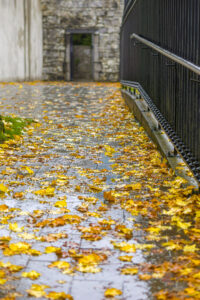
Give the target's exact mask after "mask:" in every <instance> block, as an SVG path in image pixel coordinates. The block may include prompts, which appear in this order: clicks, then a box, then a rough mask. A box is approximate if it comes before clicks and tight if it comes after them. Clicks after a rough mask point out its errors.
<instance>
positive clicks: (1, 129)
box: [0, 116, 33, 142]
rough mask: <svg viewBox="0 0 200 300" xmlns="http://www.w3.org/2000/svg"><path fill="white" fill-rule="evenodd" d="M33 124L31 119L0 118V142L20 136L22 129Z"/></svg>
mask: <svg viewBox="0 0 200 300" xmlns="http://www.w3.org/2000/svg"><path fill="white" fill-rule="evenodd" d="M32 122H33V120H32V119H22V118H18V117H9V116H0V142H4V141H6V140H9V139H13V138H14V137H15V136H16V135H22V133H23V129H24V128H25V127H26V126H28V125H30V124H31V123H32Z"/></svg>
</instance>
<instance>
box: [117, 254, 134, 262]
mask: <svg viewBox="0 0 200 300" xmlns="http://www.w3.org/2000/svg"><path fill="white" fill-rule="evenodd" d="M118 259H119V260H121V261H127V262H130V261H132V259H133V256H128V255H124V256H119V257H118Z"/></svg>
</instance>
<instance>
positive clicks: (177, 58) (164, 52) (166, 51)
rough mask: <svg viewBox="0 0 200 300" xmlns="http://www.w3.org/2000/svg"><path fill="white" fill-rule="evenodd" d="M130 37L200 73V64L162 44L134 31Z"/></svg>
mask: <svg viewBox="0 0 200 300" xmlns="http://www.w3.org/2000/svg"><path fill="white" fill-rule="evenodd" d="M136 1H137V0H136ZM130 38H131V39H136V40H138V41H139V42H141V43H143V44H145V45H147V46H148V47H150V48H152V49H154V50H155V51H157V52H159V53H160V54H162V55H164V56H166V57H168V58H169V59H171V60H173V61H175V62H176V63H178V64H180V65H182V66H184V67H186V68H187V69H189V70H191V71H192V72H194V73H196V74H197V75H200V66H198V65H195V64H193V63H192V62H189V61H188V60H186V59H184V58H182V57H180V56H178V55H176V54H174V53H172V52H170V51H168V50H165V49H163V48H161V47H160V46H158V45H156V44H154V43H152V42H150V41H149V40H147V39H145V38H142V37H141V36H139V35H138V34H136V33H132V34H131V36H130Z"/></svg>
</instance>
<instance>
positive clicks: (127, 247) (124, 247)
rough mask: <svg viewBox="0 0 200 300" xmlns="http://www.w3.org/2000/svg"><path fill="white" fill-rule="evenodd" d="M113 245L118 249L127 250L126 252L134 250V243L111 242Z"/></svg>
mask: <svg viewBox="0 0 200 300" xmlns="http://www.w3.org/2000/svg"><path fill="white" fill-rule="evenodd" d="M113 246H114V247H115V248H117V249H119V250H120V251H124V252H128V253H131V252H132V253H134V252H136V246H135V245H134V244H128V243H125V242H122V243H113Z"/></svg>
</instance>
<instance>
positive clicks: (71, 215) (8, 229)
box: [0, 83, 200, 300]
mask: <svg viewBox="0 0 200 300" xmlns="http://www.w3.org/2000/svg"><path fill="white" fill-rule="evenodd" d="M0 96H1V98H0V99H1V101H0V108H1V112H3V113H4V114H12V113H14V114H15V115H17V116H21V117H28V118H32V119H35V120H37V121H38V122H37V123H34V124H33V125H31V126H30V127H29V128H28V130H27V131H26V133H25V134H24V136H23V138H20V139H19V138H18V139H16V140H14V141H11V142H8V143H6V144H4V145H1V147H0V157H1V166H0V178H1V181H0V183H1V185H2V186H3V187H5V186H6V187H7V188H8V190H4V191H3V188H2V186H1V185H0V189H2V192H1V198H0V229H1V231H0V249H1V252H0V291H1V292H0V297H1V299H15V298H16V299H35V297H37V298H38V299H75V300H90V299H91V300H92V299H95V300H102V299H105V298H106V297H109V296H110V297H111V296H112V295H113V297H115V298H112V299H121V300H122V299H124V300H145V299H199V298H198V297H199V295H200V291H199V290H198V283H199V281H200V273H198V267H199V261H200V260H199V259H200V258H199V254H198V250H199V248H198V239H199V237H200V229H199V225H198V224H199V220H200V213H199V206H200V198H199V196H196V195H191V190H192V188H187V189H183V188H181V185H182V184H183V183H184V182H183V180H182V179H181V178H174V176H173V172H172V170H170V169H168V168H167V166H166V164H165V162H164V161H163V160H162V158H161V156H160V154H159V153H158V152H157V150H156V148H155V146H154V145H153V143H152V142H151V141H150V140H149V138H148V137H147V136H146V134H145V132H144V130H143V129H142V128H141V127H140V126H139V124H138V123H137V122H136V121H135V120H134V117H133V116H132V114H130V113H129V111H128V109H127V108H126V106H125V104H124V101H123V99H122V98H121V94H120V91H119V86H118V85H116V84H93V83H90V84H86V83H82V84H66V83H49V84H48V83H36V84H26V83H25V84H11V85H1V87H0ZM180 168H181V166H180ZM186 206H187V207H186ZM194 207H195V209H194ZM190 229H191V230H190ZM189 230H190V231H189ZM8 262H9V263H8ZM183 266H184V268H183ZM184 269H186V271H185V273H184V271H183V270H184ZM198 274H199V275H198ZM177 278H179V279H180V280H177ZM72 297H73V298H72ZM188 297H189V298H188Z"/></svg>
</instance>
